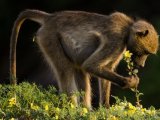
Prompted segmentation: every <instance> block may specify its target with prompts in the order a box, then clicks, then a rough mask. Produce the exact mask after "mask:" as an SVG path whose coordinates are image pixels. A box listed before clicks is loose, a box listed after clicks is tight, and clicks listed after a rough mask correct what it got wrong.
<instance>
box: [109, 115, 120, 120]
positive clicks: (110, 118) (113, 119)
mask: <svg viewBox="0 0 160 120" xmlns="http://www.w3.org/2000/svg"><path fill="white" fill-rule="evenodd" d="M107 120H119V119H118V118H117V117H116V116H114V115H110V116H109V117H108V118H107Z"/></svg>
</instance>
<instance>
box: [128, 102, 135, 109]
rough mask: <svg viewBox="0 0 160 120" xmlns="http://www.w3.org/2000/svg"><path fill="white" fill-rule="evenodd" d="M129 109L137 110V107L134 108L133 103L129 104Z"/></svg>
mask: <svg viewBox="0 0 160 120" xmlns="http://www.w3.org/2000/svg"><path fill="white" fill-rule="evenodd" d="M128 108H129V109H130V110H136V107H135V106H133V105H132V104H131V103H128Z"/></svg>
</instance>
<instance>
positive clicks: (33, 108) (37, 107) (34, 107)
mask: <svg viewBox="0 0 160 120" xmlns="http://www.w3.org/2000/svg"><path fill="white" fill-rule="evenodd" d="M30 106H31V109H32V110H35V111H37V110H38V109H39V106H37V105H33V103H31V104H30Z"/></svg>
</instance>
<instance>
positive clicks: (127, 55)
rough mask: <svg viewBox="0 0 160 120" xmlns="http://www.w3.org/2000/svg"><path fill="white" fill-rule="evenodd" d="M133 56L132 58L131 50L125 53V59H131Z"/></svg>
mask: <svg viewBox="0 0 160 120" xmlns="http://www.w3.org/2000/svg"><path fill="white" fill-rule="evenodd" d="M131 56H132V53H130V51H129V50H127V51H126V52H125V53H124V57H125V58H131Z"/></svg>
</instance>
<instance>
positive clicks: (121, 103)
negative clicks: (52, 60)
mask: <svg viewBox="0 0 160 120" xmlns="http://www.w3.org/2000/svg"><path fill="white" fill-rule="evenodd" d="M56 93H57V91H56V89H55V88H54V87H51V86H50V87H48V89H43V88H42V87H41V86H37V85H36V84H30V83H27V82H23V83H21V84H19V85H17V86H12V85H0V119H1V120H18V119H22V120H160V110H156V109H155V108H154V107H150V108H143V107H142V106H133V105H132V104H131V103H130V102H127V100H120V99H119V98H117V97H114V98H115V99H116V103H115V104H114V105H112V106H111V107H110V108H109V109H106V108H105V107H103V106H100V107H99V108H98V109H95V110H92V111H89V110H88V109H87V108H85V107H83V105H81V104H80V105H79V106H78V107H75V106H74V105H73V104H72V103H71V102H70V101H69V98H68V97H67V95H66V94H60V95H57V94H56ZM76 95H79V94H76Z"/></svg>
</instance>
